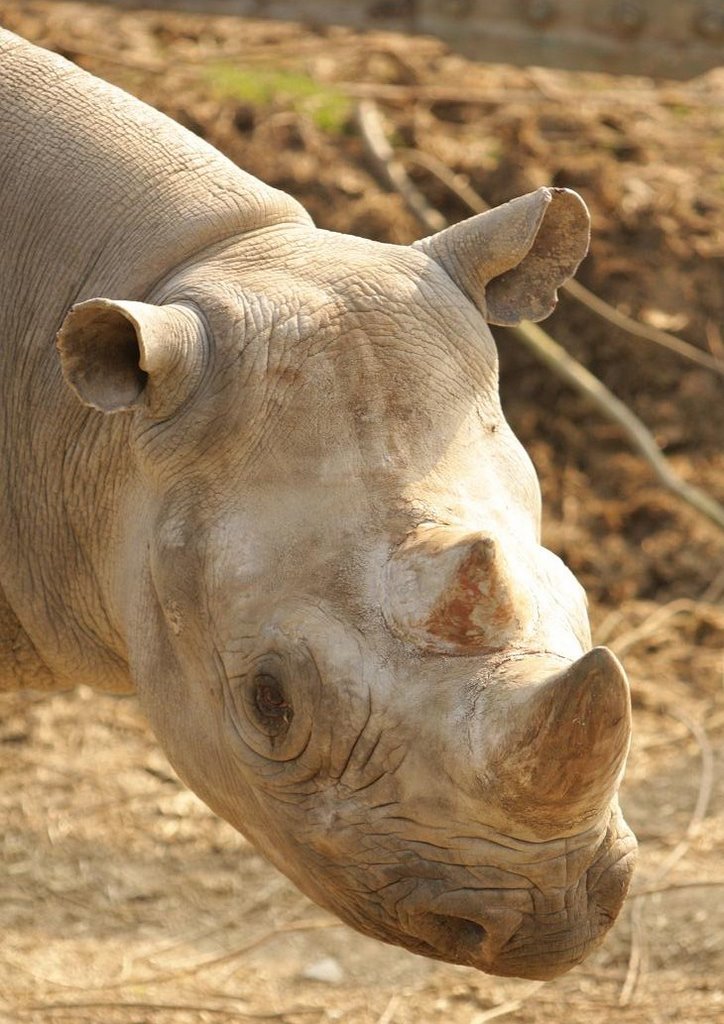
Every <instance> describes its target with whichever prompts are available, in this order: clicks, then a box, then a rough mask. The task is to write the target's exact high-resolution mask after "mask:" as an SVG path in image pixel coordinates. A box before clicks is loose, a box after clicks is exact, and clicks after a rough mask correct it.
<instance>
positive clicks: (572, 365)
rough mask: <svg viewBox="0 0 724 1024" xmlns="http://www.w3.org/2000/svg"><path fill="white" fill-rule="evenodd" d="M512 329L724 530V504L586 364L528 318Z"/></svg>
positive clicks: (666, 482)
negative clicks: (694, 480) (679, 465)
mask: <svg viewBox="0 0 724 1024" xmlns="http://www.w3.org/2000/svg"><path fill="white" fill-rule="evenodd" d="M511 331H512V332H513V333H514V334H515V336H516V338H518V340H519V341H522V342H523V344H524V345H525V346H526V348H528V349H530V351H531V352H533V354H534V355H536V356H537V357H538V358H539V359H540V360H541V362H543V363H545V365H546V366H548V367H549V368H550V369H551V370H553V371H554V372H555V373H556V374H557V375H558V376H559V377H562V378H563V380H565V381H566V382H567V383H568V384H570V385H571V386H572V387H573V388H575V389H576V391H578V392H579V393H580V394H582V395H585V396H586V398H588V399H589V401H590V402H591V403H592V404H593V405H594V406H595V407H596V408H597V409H598V411H599V412H601V413H603V414H604V416H606V418H607V419H610V420H613V422H614V423H617V424H618V425H619V427H621V428H622V430H623V431H624V433H625V434H626V435H627V437H628V439H629V442H630V444H631V446H632V447H633V448H635V449H636V451H638V453H639V455H641V456H642V457H643V459H644V460H645V461H646V462H648V464H649V466H650V467H651V469H652V470H653V472H654V475H655V476H656V477H657V479H658V481H659V483H661V484H663V486H664V487H665V488H666V489H667V490H668V491H671V493H672V494H675V495H676V496H677V497H678V498H681V500H682V501H684V502H686V504H687V505H690V506H691V507H692V508H694V509H696V511H697V512H699V513H700V514H701V515H703V516H706V518H707V519H709V520H711V522H713V523H716V524H717V526H719V527H721V528H722V529H724V506H722V505H720V504H719V502H718V501H716V499H715V498H712V497H711V496H710V495H709V494H707V493H706V492H705V491H702V490H701V489H700V488H699V487H695V486H694V484H690V483H688V482H687V481H686V480H682V479H681V477H680V476H678V474H677V473H675V472H674V470H673V469H672V468H671V466H670V465H669V463H668V462H667V460H666V458H665V457H664V455H663V454H662V452H661V449H660V448H659V446H658V445H657V443H656V441H655V440H654V438H653V436H652V434H651V433H650V431H649V430H648V429H647V428H646V427H645V426H644V424H643V423H642V422H641V420H640V419H639V418H638V416H636V415H635V413H633V412H631V410H630V409H629V408H628V406H627V405H625V403H624V402H622V401H621V400H620V399H619V398H616V396H615V395H614V394H613V393H612V392H611V391H609V390H608V388H607V387H606V385H605V384H603V383H602V382H601V381H600V380H599V379H598V378H597V377H594V375H593V374H592V373H591V372H590V370H587V369H586V367H585V366H582V365H581V363H579V362H578V360H576V359H574V358H573V356H571V355H569V354H568V352H566V350H565V349H564V348H563V346H562V345H559V344H558V342H557V341H554V340H553V338H551V336H550V335H549V334H546V332H545V331H544V330H542V328H540V327H539V326H538V324H532V323H528V322H527V321H524V322H523V323H521V324H518V326H517V327H512V328H511Z"/></svg>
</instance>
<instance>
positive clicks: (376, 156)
mask: <svg viewBox="0 0 724 1024" xmlns="http://www.w3.org/2000/svg"><path fill="white" fill-rule="evenodd" d="M356 114H357V124H358V125H359V129H360V133H361V135H362V139H363V141H364V144H365V147H366V149H367V153H368V155H369V157H370V159H371V160H372V161H373V163H374V165H375V168H376V169H377V173H378V175H379V176H380V177H381V178H382V180H383V182H384V184H385V185H386V186H387V187H388V188H389V189H391V190H392V191H393V192H397V193H398V194H399V195H401V196H402V198H403V200H404V201H405V203H406V205H407V207H408V208H409V210H410V212H411V213H412V214H413V215H414V216H415V217H417V219H418V220H419V221H420V223H421V224H424V225H425V227H426V229H428V230H429V231H442V229H443V228H444V227H447V221H446V220H445V218H444V217H443V215H442V214H441V213H440V212H439V210H436V209H435V208H434V207H433V206H430V204H429V203H428V201H427V199H425V197H424V196H423V194H422V192H420V191H419V189H417V188H415V186H414V185H413V184H412V182H411V181H410V179H409V177H408V176H407V172H406V171H405V168H404V167H403V166H402V164H401V163H399V161H397V160H396V159H395V154H394V152H393V150H392V146H391V145H390V144H389V142H388V141H387V137H386V135H385V131H384V128H383V125H382V119H381V117H380V112H379V109H378V107H377V105H376V104H375V103H374V102H373V101H372V100H360V102H359V103H358V104H357V110H356Z"/></svg>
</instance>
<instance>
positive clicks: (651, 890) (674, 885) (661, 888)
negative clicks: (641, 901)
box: [630, 878, 724, 899]
mask: <svg viewBox="0 0 724 1024" xmlns="http://www.w3.org/2000/svg"><path fill="white" fill-rule="evenodd" d="M722 885H724V878H711V879H709V880H708V881H704V880H697V879H694V881H690V882H669V883H668V885H647V886H646V888H645V889H637V890H635V891H634V892H632V893H631V896H630V898H631V899H633V898H634V897H635V896H656V895H657V894H658V893H661V892H675V891H676V890H677V889H707V888H719V886H722Z"/></svg>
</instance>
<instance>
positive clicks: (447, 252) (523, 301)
mask: <svg viewBox="0 0 724 1024" xmlns="http://www.w3.org/2000/svg"><path fill="white" fill-rule="evenodd" d="M589 237H590V218H589V216H588V210H587V209H586V204H585V203H584V202H583V200H582V199H581V197H580V196H579V195H578V194H577V193H576V192H572V191H571V190H570V189H565V188H539V189H538V190H537V191H536V192H530V193H529V194H528V195H526V196H520V197H519V198H518V199H513V200H511V201H510V202H509V203H505V204H504V205H503V206H497V207H496V208H495V209H493V210H488V211H487V213H479V214H478V215H477V216H475V217H469V218H468V219H467V220H463V221H460V223H459V224H453V225H452V227H449V228H445V229H444V230H443V231H438V233H437V234H435V235H430V236H429V237H428V238H423V239H421V240H420V241H419V242H415V243H413V248H416V249H419V250H421V251H422V252H424V253H426V254H427V255H428V256H430V257H431V258H432V259H434V260H435V261H436V262H437V263H439V264H440V265H441V266H442V267H443V268H444V270H446V271H447V273H448V274H449V276H450V277H451V278H452V279H453V281H455V283H456V284H457V285H458V287H460V288H461V289H462V291H464V292H465V293H466V295H467V296H468V297H469V298H470V299H471V300H472V301H473V302H474V303H475V305H476V306H477V307H478V309H479V310H480V312H481V313H482V314H483V316H484V317H485V319H486V320H487V321H488V323H491V324H501V325H503V326H506V327H510V326H513V325H515V324H519V323H520V322H521V320H543V319H544V318H545V317H547V316H548V314H549V313H552V312H553V309H554V308H555V304H556V301H557V294H556V289H558V288H559V287H560V286H561V285H562V284H563V282H564V281H566V280H567V279H568V278H569V277H571V275H572V274H574V273H575V271H576V268H577V267H578V264H579V263H580V262H581V260H582V259H583V257H584V256H585V255H586V252H587V251H588V242H589Z"/></svg>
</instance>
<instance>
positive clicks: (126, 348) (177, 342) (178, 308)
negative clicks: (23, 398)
mask: <svg viewBox="0 0 724 1024" xmlns="http://www.w3.org/2000/svg"><path fill="white" fill-rule="evenodd" d="M57 344H58V352H59V354H60V362H61V366H62V369H63V375H64V377H65V379H66V381H67V382H68V384H70V386H71V387H72V388H73V390H74V391H75V392H76V394H77V395H78V397H79V398H80V400H81V401H82V402H83V403H84V404H85V405H90V406H92V407H93V408H94V409H99V410H100V411H101V412H107V413H112V412H122V411H126V410H130V409H135V408H137V407H140V406H143V407H145V408H146V410H147V411H148V413H149V414H150V415H151V416H152V417H153V418H154V419H158V420H163V419H168V417H169V416H171V415H172V414H173V413H174V412H175V411H176V410H177V409H178V408H179V407H180V406H181V405H182V404H183V402H184V401H185V400H186V398H187V397H188V396H189V395H190V394H191V393H192V392H193V391H194V390H195V389H196V387H197V385H198V383H199V381H200V380H201V376H202V374H203V370H204V366H205V365H206V357H207V352H208V338H207V332H206V328H205V324H204V322H203V320H202V318H201V316H200V315H199V313H198V312H196V310H195V309H194V307H192V306H190V305H185V304H182V303H177V304H174V305H167V306H154V305H151V304H150V303H146V302H130V301H122V300H116V299H89V300H88V301H86V302H79V303H78V304H77V305H75V306H73V307H72V309H71V310H70V312H69V313H68V314H67V315H66V317H65V320H64V321H63V323H62V325H61V328H60V331H59V332H58V339H57Z"/></svg>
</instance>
